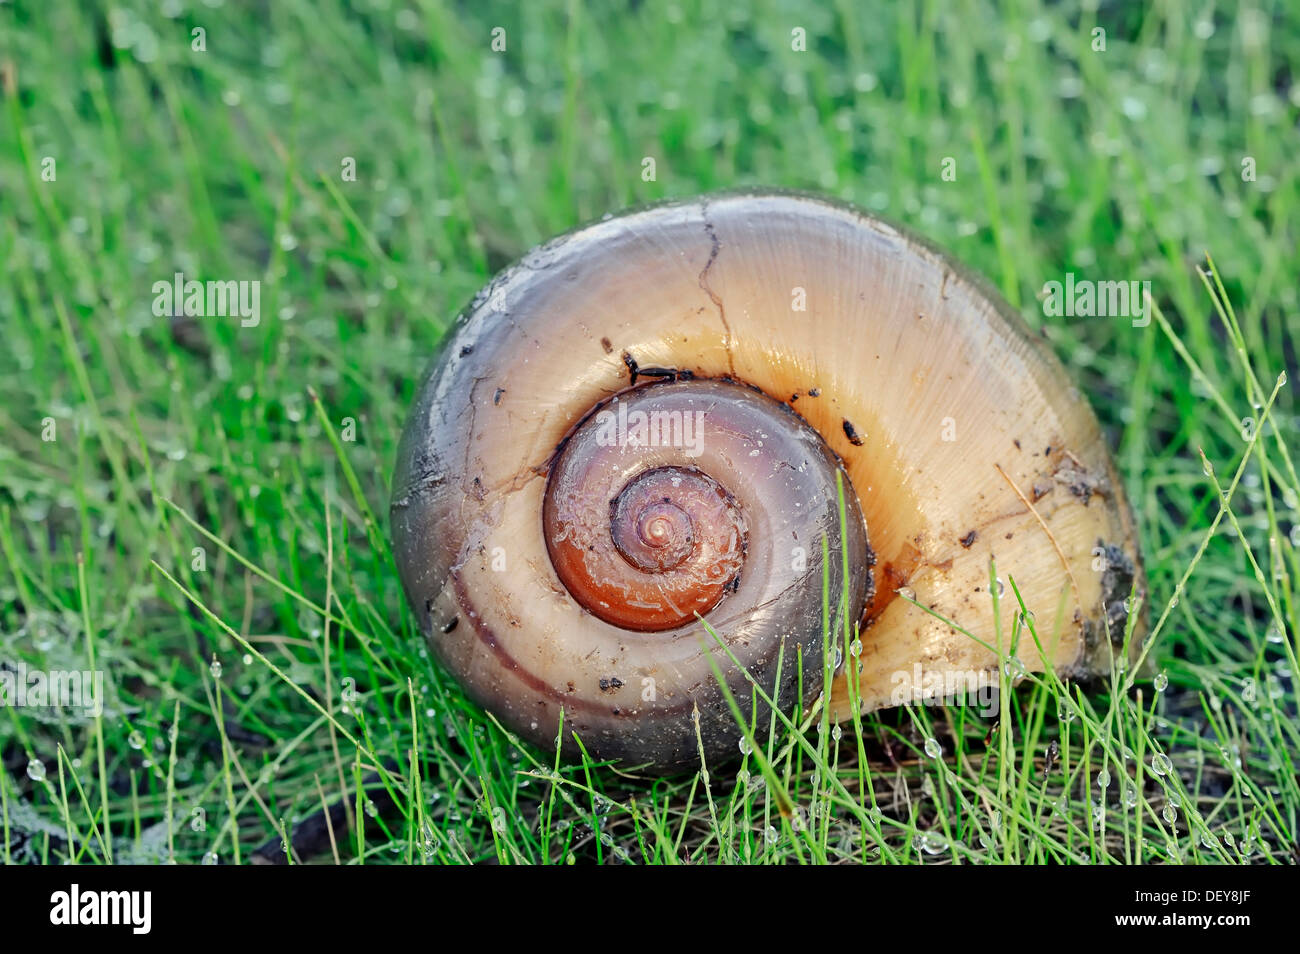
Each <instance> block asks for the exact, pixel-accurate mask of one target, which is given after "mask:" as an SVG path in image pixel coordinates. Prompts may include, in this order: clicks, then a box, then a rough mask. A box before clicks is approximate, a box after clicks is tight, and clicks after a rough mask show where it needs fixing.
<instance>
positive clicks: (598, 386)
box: [391, 193, 1142, 771]
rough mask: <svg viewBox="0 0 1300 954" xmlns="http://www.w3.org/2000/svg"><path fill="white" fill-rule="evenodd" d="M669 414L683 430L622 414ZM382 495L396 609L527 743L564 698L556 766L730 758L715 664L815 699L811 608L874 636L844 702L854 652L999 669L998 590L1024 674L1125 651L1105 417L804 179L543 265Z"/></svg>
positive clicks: (596, 231)
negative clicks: (797, 185) (410, 612)
mask: <svg viewBox="0 0 1300 954" xmlns="http://www.w3.org/2000/svg"><path fill="white" fill-rule="evenodd" d="M638 410H640V411H641V412H643V416H642V417H639V416H638V415H637V411H638ZM673 412H676V413H677V414H678V415H679V416H677V417H674V416H672V415H673ZM656 413H658V414H659V415H660V418H659V420H660V421H661V422H672V424H673V426H674V427H676V428H678V429H677V430H676V431H673V432H672V433H673V435H675V436H674V437H673V438H672V439H669V440H657V439H656V438H655V434H654V432H653V427H652V428H651V430H650V431H649V432H647V430H646V429H645V428H644V427H642V428H640V429H639V430H638V424H639V423H641V422H644V421H647V420H648V421H650V422H651V423H652V424H653V421H654V420H655V418H654V415H655V414H656ZM697 425H698V427H697V430H696V431H692V427H695V426H697ZM602 435H604V436H603V438H602ZM658 436H659V437H662V434H660V435H658ZM839 485H842V487H843V493H842V494H841V493H840V492H839V489H838V487H839ZM393 488H394V490H393V502H392V508H391V517H392V530H393V540H394V549H395V555H396V558H397V562H398V567H399V570H400V573H401V577H402V582H403V586H404V589H405V591H406V594H407V597H408V600H409V601H410V604H411V606H412V607H413V608H414V610H415V612H416V613H417V615H418V616H419V618H420V620H421V623H422V625H423V627H424V629H425V631H426V632H427V633H428V634H429V639H430V642H431V645H432V647H433V650H434V651H435V654H436V656H437V657H438V658H439V659H440V660H441V662H442V663H443V664H444V665H445V666H446V667H447V668H448V669H449V670H450V671H451V672H452V673H453V674H455V675H456V676H457V678H458V679H459V680H460V681H461V683H462V684H463V685H464V687H465V689H466V690H467V692H468V694H469V695H470V696H471V697H472V698H474V699H475V700H476V701H478V702H479V703H480V704H482V705H483V706H485V707H486V708H488V709H490V710H492V711H493V712H495V713H497V714H498V715H499V717H500V718H501V719H502V721H503V722H504V723H505V724H506V725H507V726H508V727H510V728H511V729H513V730H514V731H516V732H518V733H519V734H520V735H522V736H524V737H526V738H528V739H530V740H532V741H534V742H536V743H538V744H540V745H542V746H545V747H554V746H555V744H556V738H557V731H559V730H560V727H561V718H563V731H562V732H561V736H560V742H561V745H562V747H563V748H564V750H565V751H566V752H567V753H569V754H570V755H572V754H575V753H576V752H577V751H578V745H577V743H576V742H575V741H574V735H575V734H576V735H577V736H578V738H580V739H581V745H582V747H583V748H585V750H586V751H587V752H588V753H589V754H590V755H592V756H593V757H595V758H599V759H617V760H623V761H624V762H625V763H626V764H629V765H632V764H647V765H649V766H651V767H653V768H654V769H657V770H659V771H672V770H674V769H676V768H680V767H684V766H689V765H693V764H694V765H698V762H699V758H700V754H701V752H703V754H704V756H705V758H706V759H716V758H717V757H719V756H721V755H724V754H726V753H728V752H735V751H736V741H737V739H738V738H739V729H738V728H737V727H736V724H735V719H734V717H733V714H732V712H731V711H730V708H729V704H728V701H727V698H726V693H724V692H723V691H722V689H721V684H725V686H726V687H727V689H728V691H729V693H730V695H731V696H732V697H733V698H734V700H735V702H736V704H737V705H739V707H740V709H741V712H742V713H743V714H744V716H745V718H746V719H747V720H752V723H751V724H752V725H753V726H755V728H756V730H757V732H758V734H759V735H762V734H763V733H764V732H765V730H766V727H767V725H768V722H769V713H768V712H767V710H766V709H765V708H764V706H763V705H762V704H758V705H755V704H754V699H755V693H753V692H752V691H751V690H752V683H751V682H750V679H751V678H752V679H753V680H754V682H756V683H757V684H758V685H759V686H761V687H762V688H763V690H764V692H765V693H767V694H768V696H769V697H770V698H773V699H775V700H776V704H777V705H778V706H780V707H782V708H783V709H787V710H788V709H790V708H793V706H794V705H795V703H796V701H798V700H797V698H796V697H797V696H798V694H799V693H800V692H802V702H803V704H804V705H805V706H807V705H808V704H810V702H811V701H812V699H813V698H815V696H816V694H817V693H818V692H819V691H821V690H822V689H823V688H824V686H823V682H822V660H823V630H824V626H825V625H826V624H827V623H829V628H830V632H831V633H832V634H834V635H835V637H836V639H837V640H838V641H840V642H841V644H842V642H843V641H842V640H840V639H839V637H840V636H841V635H842V634H843V633H844V632H846V630H847V631H850V634H851V629H852V626H853V624H855V623H858V622H860V623H861V627H862V628H861V632H860V640H861V646H860V649H859V647H858V646H856V645H855V646H854V647H853V650H854V653H856V654H857V657H858V660H860V663H857V662H856V661H855V660H853V659H852V658H850V659H849V665H848V666H843V665H841V666H840V668H839V671H838V672H837V674H836V676H835V679H834V682H833V684H832V686H831V695H830V702H831V705H832V706H833V714H834V715H835V717H836V718H840V719H843V718H847V717H849V716H850V715H851V711H850V710H849V707H848V703H849V695H848V693H847V691H846V681H845V680H846V674H848V673H850V672H852V671H854V670H857V673H856V676H855V678H856V680H857V692H858V694H859V696H860V701H861V707H862V710H863V711H870V710H872V709H876V708H880V707H884V706H889V705H895V704H898V703H900V702H913V701H915V700H916V699H918V698H921V697H922V696H932V695H935V694H936V693H937V694H940V695H942V694H944V692H945V689H944V687H945V686H947V690H946V691H947V692H951V688H952V686H953V685H954V680H955V682H957V683H962V684H965V683H968V682H969V681H970V679H971V678H972V674H982V675H985V676H989V677H992V678H996V674H997V673H998V670H999V657H998V653H997V652H996V651H995V650H996V649H997V648H1000V649H1001V650H1002V652H1004V653H1006V652H1008V651H1009V650H1010V638H1011V633H1012V631H1013V626H1012V621H1013V619H1014V618H1015V615H1016V614H1017V613H1018V612H1019V607H1018V604H1017V603H1016V602H1015V597H1014V593H1013V591H1012V589H1011V587H1010V586H1009V585H1006V581H1012V580H1014V582H1015V586H1016V588H1017V589H1018V591H1019V593H1020V595H1021V597H1022V598H1023V600H1024V603H1025V606H1026V608H1027V609H1028V610H1029V611H1030V612H1032V613H1033V614H1034V616H1033V618H1034V620H1035V621H1036V631H1037V633H1038V636H1039V641H1040V643H1041V645H1042V654H1041V655H1040V653H1039V651H1038V649H1037V647H1036V646H1035V645H1034V641H1033V640H1032V639H1031V638H1030V637H1029V635H1028V633H1025V634H1023V636H1022V637H1021V638H1020V640H1019V645H1018V647H1017V648H1016V653H1017V655H1018V658H1019V659H1020V661H1021V664H1023V666H1024V667H1025V669H1026V670H1029V671H1041V670H1043V669H1044V667H1045V665H1046V664H1047V663H1050V664H1051V665H1052V666H1053V667H1055V669H1056V671H1057V672H1058V673H1059V674H1061V675H1063V676H1072V675H1073V676H1081V675H1086V674H1089V673H1093V672H1096V671H1099V670H1100V669H1103V668H1105V667H1107V666H1108V665H1109V661H1110V659H1111V655H1112V652H1113V653H1114V654H1115V655H1118V653H1119V651H1118V649H1112V641H1113V643H1114V645H1116V646H1117V645H1119V641H1120V638H1121V637H1122V635H1123V631H1124V627H1125V622H1126V609H1125V606H1126V603H1125V600H1126V598H1127V597H1128V596H1129V594H1130V591H1131V590H1132V589H1133V588H1134V587H1135V586H1136V588H1137V589H1138V591H1139V592H1140V591H1141V589H1142V579H1141V570H1140V565H1139V562H1138V554H1137V550H1136V547H1135V544H1134V540H1133V528H1132V522H1131V517H1130V515H1129V511H1128V507H1127V504H1126V502H1125V499H1124V495H1123V490H1122V487H1121V485H1120V483H1119V481H1118V479H1117V478H1116V475H1115V472H1114V470H1113V467H1112V465H1111V462H1110V459H1109V456H1108V454H1107V450H1106V447H1105V444H1104V442H1103V438H1102V435H1101V432H1100V429H1099V427H1098V424H1097V421H1096V419H1095V417H1094V416H1093V414H1092V412H1091V410H1090V409H1089V408H1088V406H1087V404H1086V403H1085V402H1084V400H1083V399H1082V398H1081V396H1080V395H1079V393H1078V392H1077V390H1075V389H1074V388H1073V387H1072V386H1071V384H1070V382H1069V380H1068V378H1067V376H1066V373H1065V371H1064V369H1063V368H1062V367H1061V365H1060V364H1059V362H1058V361H1057V360H1056V359H1055V358H1054V357H1053V356H1052V355H1051V354H1050V352H1048V351H1047V349H1046V348H1045V347H1044V346H1043V345H1042V344H1041V343H1040V342H1039V341H1037V340H1035V339H1034V338H1032V337H1031V336H1030V334H1029V332H1028V330H1027V329H1026V327H1025V326H1024V323H1023V321H1022V320H1021V319H1020V317H1019V316H1018V315H1017V314H1016V313H1014V312H1013V311H1012V310H1011V309H1010V308H1009V306H1007V305H1005V304H1004V303H1003V302H1002V301H1001V299H1000V298H998V297H997V295H996V294H995V293H993V292H991V291H990V290H989V289H987V288H986V287H984V286H983V285H982V284H981V283H979V282H978V281H976V280H975V279H973V278H972V277H970V276H969V275H968V274H967V273H966V272H965V271H963V270H962V269H961V268H960V267H959V266H957V265H956V264H954V263H953V262H951V261H950V260H949V259H948V258H947V257H946V256H945V255H943V254H942V253H940V252H939V251H937V250H935V249H933V248H931V247H930V246H928V245H926V244H924V243H922V242H921V241H919V240H917V239H915V238H913V237H910V236H908V235H906V234H904V233H903V232H901V231H899V230H898V229H897V228H896V227H894V226H891V225H888V224H885V223H884V222H881V221H879V220H877V219H875V218H872V217H870V216H867V215H864V214H863V213H861V212H859V211H857V210H854V209H852V208H849V207H846V206H842V205H839V204H836V203H832V202H828V201H825V200H821V199H817V198H812V197H806V196H799V195H790V194H776V193H768V194H729V195H723V196H713V197H706V198H702V199H698V200H693V201H687V202H677V203H672V204H667V205H661V206H656V207H652V208H648V209H643V210H639V211H635V212H632V213H629V214H626V215H623V216H619V217H614V218H608V219H606V220H604V221H601V222H599V223H597V224H594V225H590V226H588V227H586V228H583V229H580V230H578V231H576V232H573V233H570V234H568V235H565V236H561V237H560V238H558V239H555V240H554V241H552V242H550V243H548V244H546V245H544V246H542V247H540V248H538V249H536V250H534V251H533V252H531V253H529V254H528V255H527V256H526V257H525V258H524V259H523V260H522V261H520V262H519V263H518V264H516V265H515V266H513V267H511V268H509V269H507V270H506V271H505V272H503V273H502V274H500V275H499V276H498V277H497V278H496V279H494V280H493V282H492V283H491V284H490V285H489V286H488V287H487V288H486V289H485V290H484V291H483V292H482V293H481V294H480V295H479V296H478V297H477V298H476V299H475V301H474V303H473V305H472V306H471V308H470V309H469V311H468V313H467V314H465V315H462V316H461V317H460V318H459V319H458V321H457V323H456V325H455V327H454V329H452V331H451V332H450V333H449V335H448V337H447V339H446V342H445V344H444V346H443V349H442V351H441V354H440V356H439V357H438V358H437V360H436V361H435V362H434V364H433V366H432V368H431V369H430V371H429V373H428V375H427V376H426V378H425V380H424V382H423V384H422V386H421V387H420V390H419V394H418V396H417V398H416V401H415V405H414V407H413V409H412V411H411V415H410V419H409V421H408V423H407V427H406V431H405V433H404V435H403V439H402V443H401V447H400V450H399V453H398V461H397V468H396V473H395V477H394V481H393ZM841 498H842V499H843V501H844V506H843V513H841V509H840V500H841ZM823 542H824V543H825V547H826V549H827V551H828V558H825V559H824V558H823ZM846 555H847V559H845V556H846ZM991 561H992V563H993V565H995V566H996V575H997V579H996V580H993V581H991V579H990V565H991ZM846 564H847V572H845V571H844V570H845V565H846ZM1135 581H1136V582H1135ZM824 582H825V583H826V584H827V586H828V593H829V594H830V597H829V600H828V603H827V612H826V613H824V612H823V583H824ZM990 588H993V589H996V590H998V591H999V593H998V594H992V593H990V592H989V591H990ZM995 595H996V596H999V597H1000V605H1001V612H1000V616H1001V619H1000V620H999V619H998V618H997V617H996V616H995V614H994V610H993V606H994V596H995ZM900 596H902V597H905V598H900ZM697 614H698V616H697ZM701 619H702V620H703V621H705V622H707V624H708V626H707V628H706V626H705V622H701ZM949 621H951V623H952V624H955V627H954V625H950V623H949ZM846 624H847V625H846ZM1136 642H1137V640H1133V643H1136ZM724 647H725V648H724ZM733 657H734V659H733ZM1044 657H1045V658H1044ZM737 662H739V663H740V667H743V669H744V670H746V671H747V672H748V676H747V675H746V672H742V671H741V668H739V667H738V666H737V665H736V663H737ZM840 662H843V659H841V660H840ZM918 673H923V674H924V678H922V679H920V680H918V679H916V675H917V674H918ZM561 713H563V715H561ZM696 713H698V728H697V722H696V715H695V714H696Z"/></svg>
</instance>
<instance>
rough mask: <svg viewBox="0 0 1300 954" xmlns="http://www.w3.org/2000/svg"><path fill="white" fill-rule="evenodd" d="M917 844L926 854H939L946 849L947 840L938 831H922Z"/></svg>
mask: <svg viewBox="0 0 1300 954" xmlns="http://www.w3.org/2000/svg"><path fill="white" fill-rule="evenodd" d="M918 844H919V845H920V846H921V850H922V851H924V852H925V853H926V854H927V855H941V854H943V853H944V852H945V851H947V850H948V840H947V839H946V838H944V837H943V835H941V834H939V833H938V832H933V831H927V832H923V833H922V834H921V837H920V839H919V841H918Z"/></svg>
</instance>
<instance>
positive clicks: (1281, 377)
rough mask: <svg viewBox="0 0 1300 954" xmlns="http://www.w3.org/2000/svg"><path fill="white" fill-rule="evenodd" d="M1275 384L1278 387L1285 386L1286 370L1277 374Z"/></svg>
mask: <svg viewBox="0 0 1300 954" xmlns="http://www.w3.org/2000/svg"><path fill="white" fill-rule="evenodd" d="M1277 386H1278V387H1280V388H1284V387H1286V371H1283V372H1282V373H1281V374H1279V375H1278V376H1277Z"/></svg>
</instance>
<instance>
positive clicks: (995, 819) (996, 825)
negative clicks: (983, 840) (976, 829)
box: [989, 808, 1002, 831]
mask: <svg viewBox="0 0 1300 954" xmlns="http://www.w3.org/2000/svg"><path fill="white" fill-rule="evenodd" d="M989 827H990V828H992V829H993V830H994V831H998V830H1000V829H1001V828H1002V813H1001V812H1000V811H998V810H997V809H996V808H995V809H994V810H993V811H991V812H990V813H989Z"/></svg>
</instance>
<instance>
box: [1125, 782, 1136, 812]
mask: <svg viewBox="0 0 1300 954" xmlns="http://www.w3.org/2000/svg"><path fill="white" fill-rule="evenodd" d="M1137 803H1138V790H1137V786H1136V785H1134V784H1133V783H1132V782H1125V783H1124V804H1125V805H1127V806H1128V807H1129V808H1132V807H1133V806H1134V805H1136V804H1137Z"/></svg>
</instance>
